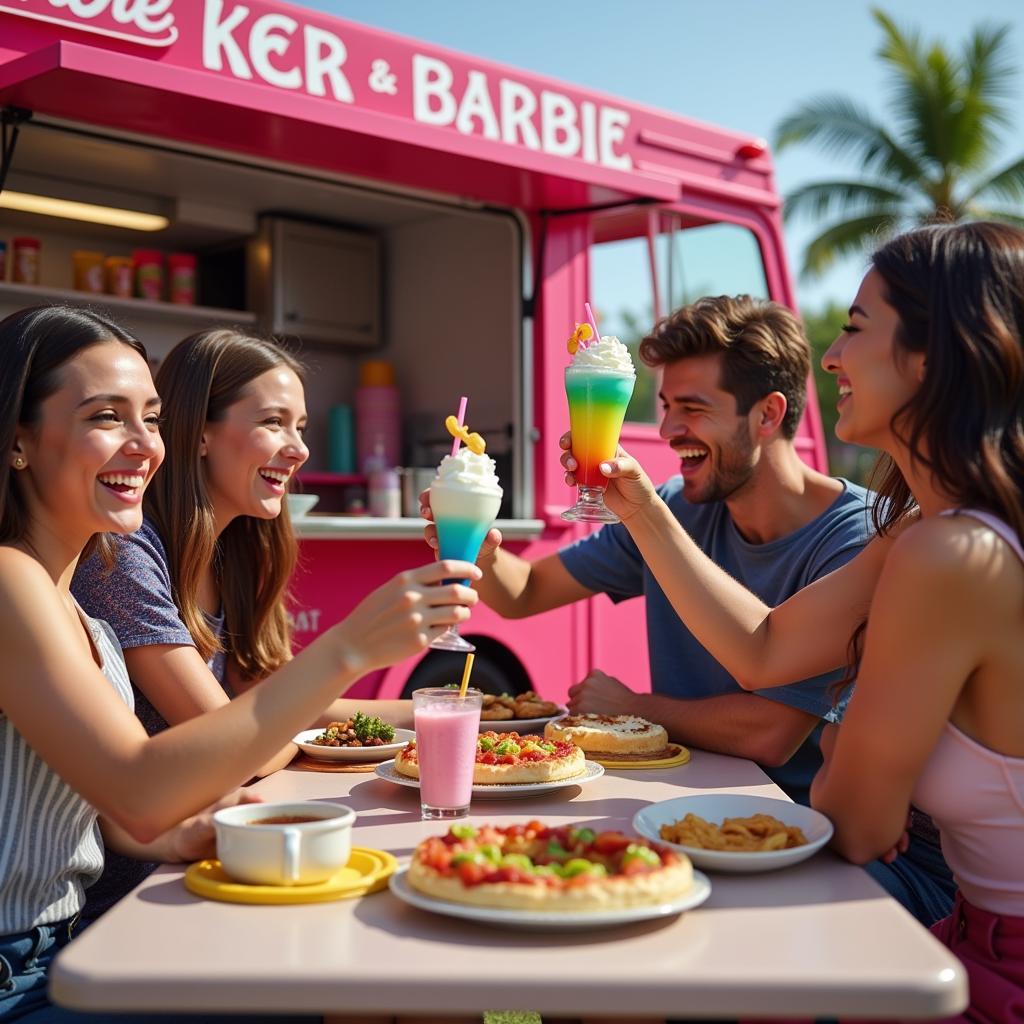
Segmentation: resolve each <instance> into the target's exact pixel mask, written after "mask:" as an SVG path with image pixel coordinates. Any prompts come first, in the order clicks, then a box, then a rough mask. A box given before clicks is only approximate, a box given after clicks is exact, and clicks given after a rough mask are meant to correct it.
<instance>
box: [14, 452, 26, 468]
mask: <svg viewBox="0 0 1024 1024" xmlns="http://www.w3.org/2000/svg"><path fill="white" fill-rule="evenodd" d="M14 468H15V469H24V468H25V460H24V458H22V456H20V455H16V456H15V457H14Z"/></svg>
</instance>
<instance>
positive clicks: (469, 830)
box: [450, 825, 476, 839]
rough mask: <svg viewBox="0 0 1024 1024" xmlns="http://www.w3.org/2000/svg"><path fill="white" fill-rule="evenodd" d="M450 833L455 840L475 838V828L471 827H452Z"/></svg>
mask: <svg viewBox="0 0 1024 1024" xmlns="http://www.w3.org/2000/svg"><path fill="white" fill-rule="evenodd" d="M450 831H451V834H452V835H453V836H455V838H456V839H475V838H476V828H475V827H474V826H473V825H452V827H451V829H450Z"/></svg>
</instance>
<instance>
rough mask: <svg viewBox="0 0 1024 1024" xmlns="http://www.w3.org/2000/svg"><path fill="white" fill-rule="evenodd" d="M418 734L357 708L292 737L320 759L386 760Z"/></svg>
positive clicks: (312, 755)
mask: <svg viewBox="0 0 1024 1024" xmlns="http://www.w3.org/2000/svg"><path fill="white" fill-rule="evenodd" d="M415 736H416V734H415V733H414V732H413V731H412V729H396V728H395V727H394V726H393V725H388V723H387V722H385V721H383V720H382V719H380V718H375V717H374V716H372V715H364V714H363V713H362V712H361V711H357V712H356V713H355V714H354V715H353V716H352V717H351V718H349V719H347V720H346V721H344V722H330V723H329V724H328V725H327V726H326V727H325V728H323V729H306V730H304V731H303V732H300V733H299V734H298V735H297V736H295V737H293V738H292V742H293V743H295V744H296V745H297V746H298V747H299V749H300V750H302V752H303V753H304V754H306V755H308V756H309V757H312V758H315V759H317V760H318V761H354V762H361V763H364V764H366V763H369V762H371V761H387V760H388V759H389V758H392V757H394V756H395V754H397V753H398V752H399V751H400V750H401V749H402V748H403V747H404V746H405V745H406V744H407V743H408V742H409V741H410V740H412V739H414V738H415Z"/></svg>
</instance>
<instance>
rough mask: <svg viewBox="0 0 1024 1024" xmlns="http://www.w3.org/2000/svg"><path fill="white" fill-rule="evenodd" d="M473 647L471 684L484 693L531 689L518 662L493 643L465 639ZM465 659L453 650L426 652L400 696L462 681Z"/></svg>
mask: <svg viewBox="0 0 1024 1024" xmlns="http://www.w3.org/2000/svg"><path fill="white" fill-rule="evenodd" d="M466 639H467V640H469V642H470V643H472V644H475V645H476V657H475V658H474V660H473V674H472V676H471V677H470V685H471V686H473V687H475V688H476V689H478V690H480V691H482V692H483V693H494V694H499V693H509V694H512V695H513V696H514V695H515V694H517V693H525V692H526V691H527V690H529V689H532V686H531V684H530V678H529V676H527V674H526V670H525V669H524V668H523V665H522V663H521V662H520V660H519V659H518V658H517V657H516V656H515V655H514V654H513V653H512V652H511V651H510V650H509V649H508V648H507V647H504V646H502V645H501V644H499V643H498V642H497V641H496V640H491V639H489V638H488V637H474V636H467V637H466ZM465 664H466V656H465V655H464V654H459V653H458V652H456V651H427V653H426V654H425V655H424V656H423V658H422V659H421V660H420V662H419V664H418V665H417V666H416V668H414V669H413V671H412V675H410V676H409V679H408V680H407V681H406V684H405V687H404V688H403V689H402V696H403V697H411V696H412V691H413V690H419V689H422V688H424V687H428V686H447V685H448V684H449V683H458V682H460V681H461V680H462V671H463V669H464V667H465Z"/></svg>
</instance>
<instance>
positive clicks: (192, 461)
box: [143, 328, 305, 679]
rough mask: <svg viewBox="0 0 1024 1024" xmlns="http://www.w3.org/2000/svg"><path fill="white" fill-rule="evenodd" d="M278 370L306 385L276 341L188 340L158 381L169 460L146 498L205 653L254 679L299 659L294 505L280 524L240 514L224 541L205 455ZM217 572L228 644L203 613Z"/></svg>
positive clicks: (206, 334)
mask: <svg viewBox="0 0 1024 1024" xmlns="http://www.w3.org/2000/svg"><path fill="white" fill-rule="evenodd" d="M278 366H287V367H289V368H290V369H291V370H293V371H294V372H295V373H296V374H297V375H298V377H299V379H300V380H301V379H303V378H304V375H305V368H304V367H303V366H302V364H301V363H300V362H299V361H298V360H297V359H296V358H295V357H294V356H293V355H291V354H290V353H289V352H287V351H285V350H284V349H283V348H281V347H280V346H279V345H277V344H275V343H274V342H273V341H269V340H267V339H264V338H257V337H254V336H252V335H249V334H243V333H241V332H239V331H235V330H228V329H223V328H218V329H215V330H209V331H201V332H200V333H198V334H193V335H191V336H190V337H188V338H185V340H184V341H181V342H179V343H178V344H177V345H176V346H175V347H174V348H173V349H172V350H171V352H170V353H169V354H168V356H167V358H166V359H165V360H164V361H163V363H161V365H160V368H159V370H158V371H157V375H156V389H157V391H158V392H159V394H160V397H161V398H162V399H163V403H164V409H165V410H166V412H167V418H166V421H165V426H164V428H163V431H162V433H163V438H164V443H165V445H166V449H167V454H166V456H165V458H164V464H163V467H162V468H161V471H160V472H159V473H158V474H157V475H156V477H155V478H154V480H153V483H152V484H151V485H150V488H149V490H148V491H147V492H146V497H145V499H144V503H143V504H144V508H145V511H146V515H147V516H148V517H149V519H150V521H151V522H152V523H153V525H154V526H155V527H156V529H157V532H158V533H159V534H160V537H161V539H162V540H163V542H164V546H165V548H166V551H167V557H168V562H169V568H170V575H171V585H172V587H173V591H174V600H175V603H176V604H177V606H178V611H179V612H180V613H181V618H182V621H183V622H184V623H185V626H186V628H187V629H188V631H189V633H191V635H192V639H193V640H194V641H195V645H196V647H197V649H198V650H199V653H200V654H201V655H202V656H203V658H204V660H209V659H210V658H211V657H212V656H213V654H214V653H216V652H217V651H219V650H221V649H222V647H223V648H225V649H226V653H227V654H228V656H229V657H230V658H231V659H232V660H233V661H234V663H235V664H236V665H237V667H238V669H239V671H240V673H241V675H242V677H243V678H245V679H259V678H262V677H263V676H266V675H269V674H270V673H271V672H273V671H274V669H276V668H279V667H280V666H281V665H283V664H284V663H285V662H286V661H288V659H289V658H290V657H291V630H290V629H289V626H288V618H287V614H286V611H285V600H286V598H287V590H288V581H289V579H290V577H291V574H292V571H293V569H294V568H295V563H296V558H297V544H296V541H295V535H294V533H293V532H292V526H291V519H290V517H289V515H288V506H287V503H285V505H284V507H283V508H282V509H281V514H280V515H279V516H278V517H277V518H275V519H257V518H254V517H252V516H238V517H237V518H236V519H234V520H232V522H231V523H229V524H228V526H227V528H226V529H225V530H224V531H223V532H222V533H221V535H220V536H219V537H218V536H217V532H216V528H215V525H214V511H213V502H212V501H211V499H210V495H209V490H208V488H207V484H206V476H205V472H204V470H203V462H202V459H201V458H200V455H199V449H200V444H201V442H202V437H203V429H204V428H205V426H206V424H207V423H208V422H209V423H213V422H216V421H218V420H219V419H221V418H222V417H223V416H224V414H225V412H226V411H227V409H228V407H229V406H231V405H233V404H234V403H235V402H237V401H238V400H239V399H240V398H242V397H243V395H244V392H245V389H246V387H247V386H248V385H249V384H250V383H251V382H252V381H253V380H255V378H257V377H259V376H261V375H262V374H264V373H266V372H267V371H268V370H273V369H274V368H275V367H278ZM209 565H213V567H214V572H215V574H216V577H217V581H218V583H219V585H220V592H221V600H222V603H223V607H224V632H225V636H226V637H227V638H228V639H227V643H226V644H224V645H222V644H221V642H220V641H219V640H218V638H217V636H216V635H215V634H214V632H213V630H212V629H211V628H210V624H209V623H208V622H207V620H206V616H205V615H204V614H203V611H202V608H201V607H200V605H199V585H200V582H201V580H202V577H203V573H204V571H205V570H206V568H207V566H209Z"/></svg>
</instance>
